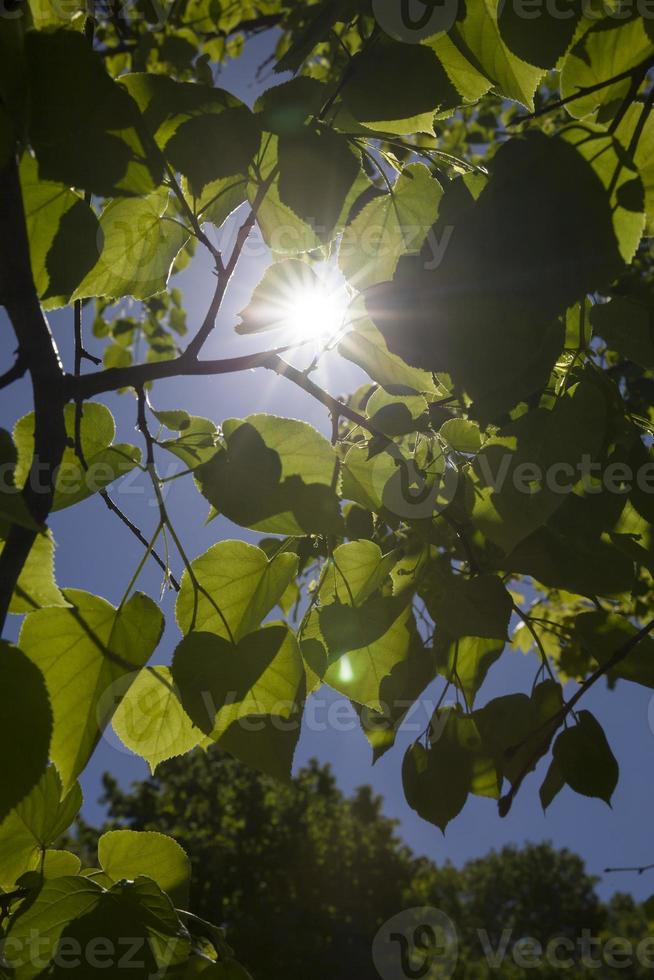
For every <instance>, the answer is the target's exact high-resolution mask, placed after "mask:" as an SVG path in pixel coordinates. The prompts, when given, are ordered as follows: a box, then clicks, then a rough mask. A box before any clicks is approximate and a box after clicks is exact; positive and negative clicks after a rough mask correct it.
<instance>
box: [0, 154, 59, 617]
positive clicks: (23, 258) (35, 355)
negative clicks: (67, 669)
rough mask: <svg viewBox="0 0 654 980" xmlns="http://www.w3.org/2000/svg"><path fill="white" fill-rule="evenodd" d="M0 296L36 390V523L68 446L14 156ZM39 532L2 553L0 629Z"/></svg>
mask: <svg viewBox="0 0 654 980" xmlns="http://www.w3.org/2000/svg"><path fill="white" fill-rule="evenodd" d="M0 297H1V299H2V302H3V304H4V306H5V307H6V310H7V313H8V315H9V319H10V320H11V323H12V326H13V328H14V331H15V333H16V337H17V339H18V352H19V353H18V357H19V360H20V361H21V363H22V364H24V365H25V366H26V368H27V370H29V372H30V375H31V378H32V388H33V392H34V416H35V428H34V455H33V459H32V466H31V468H30V473H29V475H28V478H27V483H26V485H25V488H24V490H23V498H24V500H25V503H26V504H27V507H28V508H29V510H30V513H31V514H32V516H33V517H34V519H35V521H36V522H37V523H38V524H41V525H42V524H44V523H45V521H46V519H47V517H48V515H49V513H50V510H51V508H52V501H53V499H54V488H55V479H56V472H57V468H58V466H59V464H60V463H61V458H62V456H63V453H64V450H65V448H66V426H65V423H64V404H65V401H66V396H65V391H64V378H65V375H64V371H63V367H62V365H61V361H60V360H59V354H58V351H57V348H56V345H55V342H54V339H53V337H52V334H51V332H50V327H49V325H48V322H47V320H46V319H45V317H44V315H43V311H42V310H41V306H40V304H39V297H38V295H37V292H36V287H35V285H34V278H33V276H32V268H31V263H30V254H29V244H28V239H27V227H26V224H25V213H24V209H23V199H22V194H21V188H20V181H19V179H18V166H17V163H16V158H15V157H14V156H12V157H11V159H10V160H9V162H8V163H7V164H5V166H4V167H3V168H2V170H0ZM37 533H38V532H36V531H33V530H29V529H28V528H25V527H20V526H18V525H16V524H14V525H12V527H11V528H10V530H9V533H8V535H7V540H6V542H5V546H4V548H3V551H2V555H0V631H1V630H2V629H3V628H4V623H5V620H6V617H7V612H8V610H9V603H10V602H11V597H12V595H13V593H14V589H15V588H16V584H17V582H18V578H19V576H20V573H21V571H22V569H23V566H24V564H25V562H26V561H27V557H28V555H29V553H30V550H31V548H32V545H33V544H34V541H35V539H36V535H37Z"/></svg>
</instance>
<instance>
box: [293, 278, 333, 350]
mask: <svg viewBox="0 0 654 980" xmlns="http://www.w3.org/2000/svg"><path fill="white" fill-rule="evenodd" d="M346 304H347V299H346V297H345V296H344V295H343V293H342V291H341V290H338V289H336V288H330V287H329V286H328V285H326V284H320V285H316V286H311V287H309V288H303V289H301V290H299V292H298V294H297V296H294V297H292V298H290V297H289V300H288V310H287V316H286V324H285V326H286V329H287V330H288V331H290V333H292V335H293V338H294V339H296V340H305V339H307V340H310V339H315V340H322V339H325V340H326V339H328V338H329V337H332V336H334V335H335V334H337V333H338V331H339V330H340V329H341V328H342V326H343V322H344V319H345V311H346Z"/></svg>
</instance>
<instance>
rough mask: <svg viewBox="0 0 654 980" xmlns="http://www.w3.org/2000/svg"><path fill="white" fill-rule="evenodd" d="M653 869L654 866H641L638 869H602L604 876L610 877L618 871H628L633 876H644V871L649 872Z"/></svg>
mask: <svg viewBox="0 0 654 980" xmlns="http://www.w3.org/2000/svg"><path fill="white" fill-rule="evenodd" d="M653 868H654V864H643V865H641V866H640V867H635V868H604V874H605V875H610V874H615V873H616V872H619V871H630V872H632V873H634V874H638V875H642V874H645V872H646V871H651V870H652V869H653Z"/></svg>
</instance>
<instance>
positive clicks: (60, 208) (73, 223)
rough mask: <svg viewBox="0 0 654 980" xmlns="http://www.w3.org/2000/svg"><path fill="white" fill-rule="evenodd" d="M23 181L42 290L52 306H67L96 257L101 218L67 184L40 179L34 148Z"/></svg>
mask: <svg viewBox="0 0 654 980" xmlns="http://www.w3.org/2000/svg"><path fill="white" fill-rule="evenodd" d="M20 184H21V190H22V194H23V206H24V208H25V220H26V223H27V234H28V238H29V245H30V258H31V261H32V273H33V275H34V283H35V285H36V289H37V292H38V294H39V296H40V297H41V299H42V300H43V301H44V302H43V305H44V306H45V307H46V308H52V307H55V306H65V305H66V304H67V303H68V301H69V299H70V297H71V295H72V294H73V292H74V291H75V289H76V288H77V287H78V286H79V284H80V283H81V281H82V279H84V277H85V275H86V274H87V273H88V272H89V271H90V270H91V269H92V268H93V265H94V263H95V255H96V253H97V249H98V235H99V230H100V226H99V224H98V220H97V218H96V216H95V214H94V213H93V211H92V209H91V208H90V206H89V205H88V204H87V203H86V202H85V201H84V200H83V199H82V198H81V197H80V196H78V195H77V194H76V193H75V192H74V191H72V190H70V188H69V187H67V186H66V185H65V184H61V183H55V182H54V181H50V180H39V177H38V166H37V163H36V160H34V159H33V158H32V157H31V156H30V155H29V154H28V153H25V154H23V158H22V160H21V164H20Z"/></svg>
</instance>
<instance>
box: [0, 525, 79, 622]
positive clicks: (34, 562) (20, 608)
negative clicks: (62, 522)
mask: <svg viewBox="0 0 654 980" xmlns="http://www.w3.org/2000/svg"><path fill="white" fill-rule="evenodd" d="M3 549H4V542H3V541H2V540H0V554H1V553H2V550H3ZM54 550H55V544H54V538H53V537H52V534H51V532H50V531H46V532H44V533H43V534H39V535H38V536H37V537H36V539H35V541H34V544H33V545H32V547H31V550H30V553H29V555H28V556H27V561H26V562H25V564H24V565H23V568H22V570H21V573H20V575H19V577H18V582H17V584H16V590H15V592H14V594H13V596H12V598H11V603H10V605H9V612H10V613H16V614H18V615H21V614H23V613H28V612H32V611H33V610H34V609H42V608H45V607H46V606H67V605H68V603H67V602H66V600H65V599H64V597H63V595H62V593H61V591H60V590H59V587H58V586H57V582H56V580H55V576H54Z"/></svg>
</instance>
